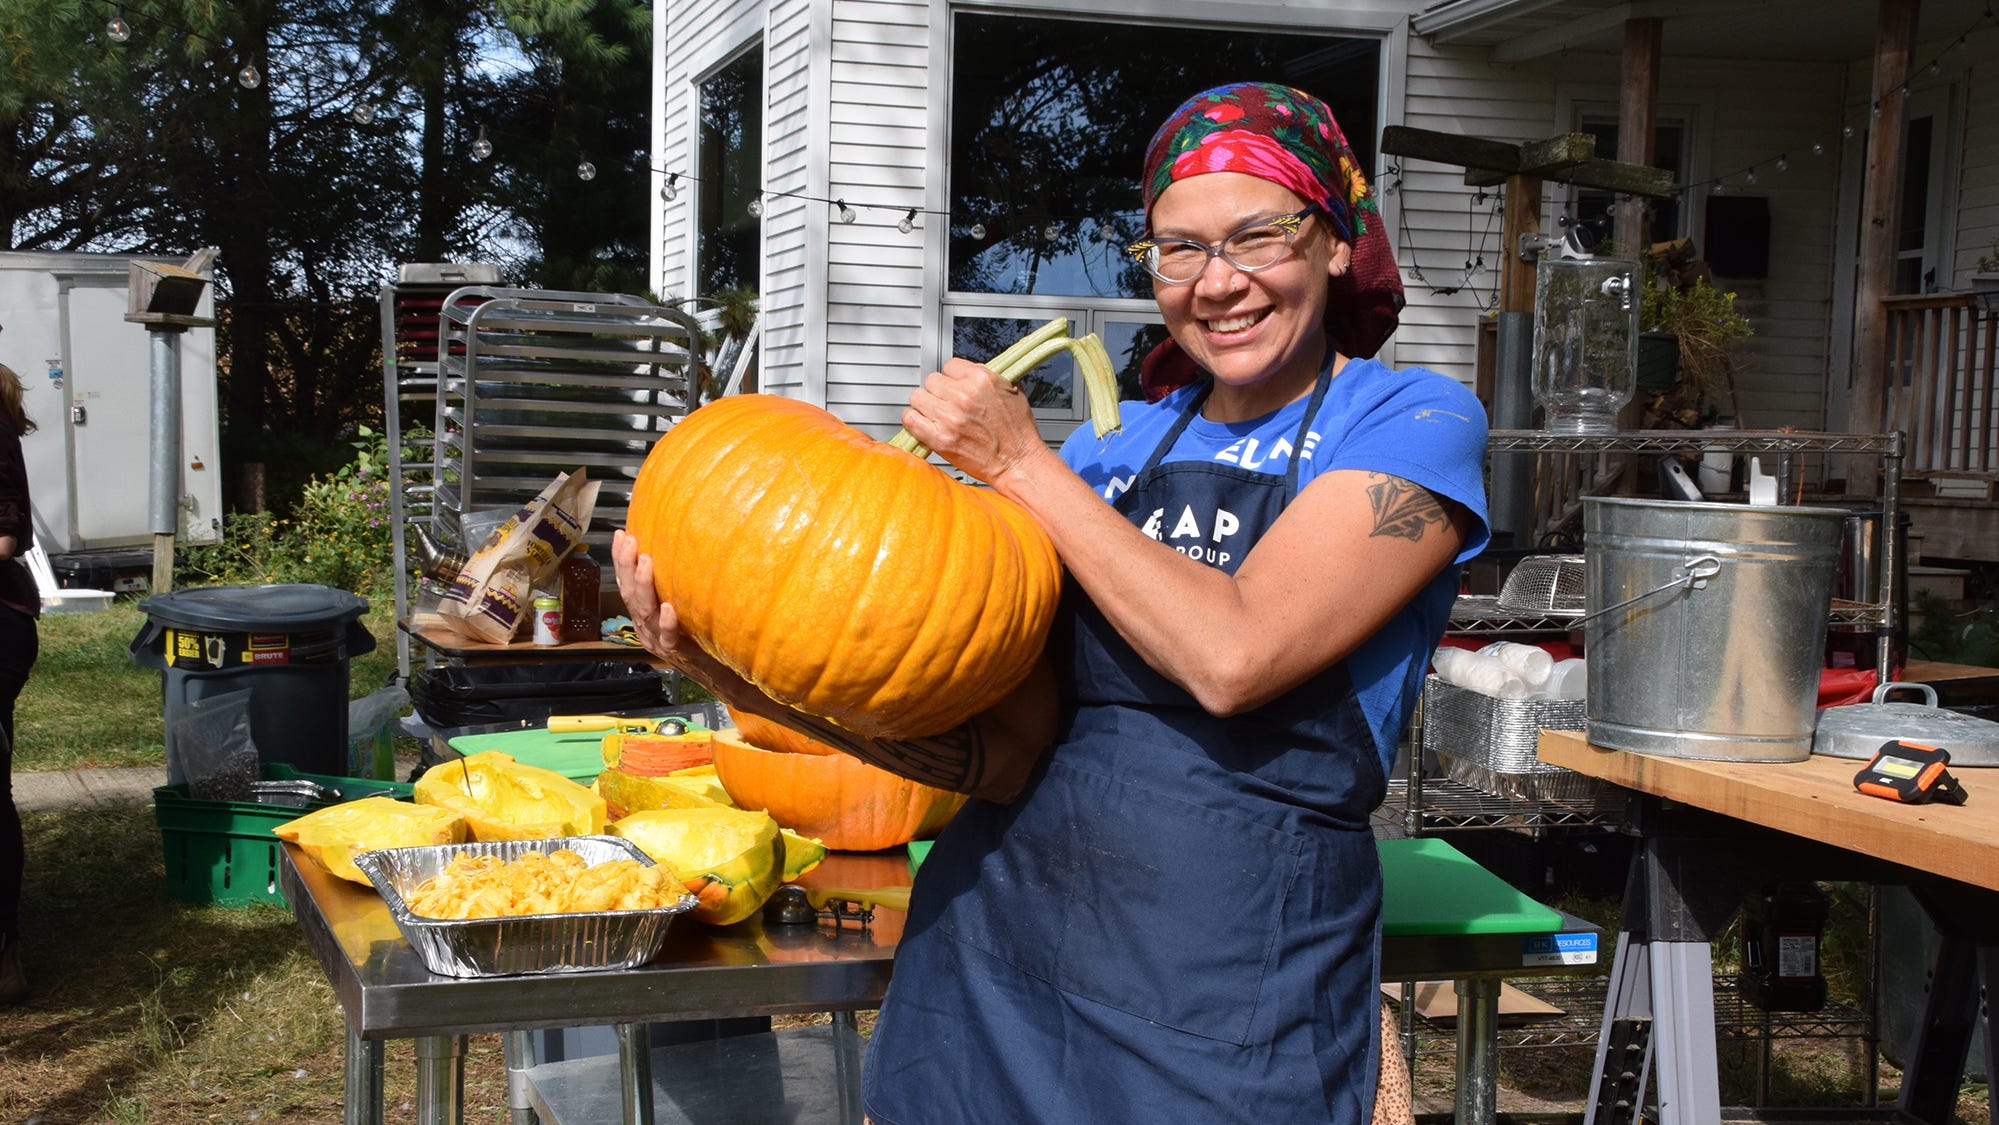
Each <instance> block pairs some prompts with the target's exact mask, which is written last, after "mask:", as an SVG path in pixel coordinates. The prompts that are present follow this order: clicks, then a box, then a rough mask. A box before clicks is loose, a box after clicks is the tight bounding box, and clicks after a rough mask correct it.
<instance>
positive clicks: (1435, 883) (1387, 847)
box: [1379, 838, 1562, 935]
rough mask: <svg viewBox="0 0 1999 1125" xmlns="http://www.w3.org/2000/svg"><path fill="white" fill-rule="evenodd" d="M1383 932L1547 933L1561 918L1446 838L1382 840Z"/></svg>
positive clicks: (1411, 933) (1557, 924)
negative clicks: (1471, 857)
mask: <svg viewBox="0 0 1999 1125" xmlns="http://www.w3.org/2000/svg"><path fill="white" fill-rule="evenodd" d="M1379 845H1380V849H1381V881H1382V902H1381V931H1382V933H1384V934H1399V935H1413V934H1515V933H1527V934H1545V933H1551V932H1553V931H1555V930H1558V929H1560V928H1561V925H1562V916H1561V915H1559V914H1557V913H1555V912H1554V911H1552V910H1550V909H1548V908H1547V907H1545V906H1543V905H1541V904H1540V903H1538V902H1535V901H1534V900H1533V899H1531V898H1528V897H1527V896H1526V895H1524V894H1521V893H1520V892H1519V891H1516V890H1514V889H1513V888H1512V887H1511V886H1510V885H1508V884H1507V882H1506V880H1504V879H1501V878H1500V877H1499V876H1497V875H1494V874H1493V873H1492V872H1490V871H1487V870H1486V869H1485V868H1483V867H1480V866H1479V865H1478V864H1477V863H1475V862H1473V861H1472V860H1471V859H1469V858H1467V857H1466V856H1465V854H1464V853H1463V852H1461V851H1459V850H1458V849H1456V848H1454V847H1452V846H1451V845H1449V844H1447V843H1445V842H1444V841H1442V840H1437V839H1431V838H1423V839H1416V840H1382V841H1379Z"/></svg>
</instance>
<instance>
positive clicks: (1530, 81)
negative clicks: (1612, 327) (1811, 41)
mask: <svg viewBox="0 0 1999 1125" xmlns="http://www.w3.org/2000/svg"><path fill="white" fill-rule="evenodd" d="M1618 70H1619V60H1618V58H1617V57H1616V56H1614V55H1608V54H1594V55H1589V54H1569V55H1563V56H1559V57H1554V58H1549V59H1544V60H1535V61H1533V62H1529V63H1523V64H1518V65H1513V66H1502V65H1494V64H1491V63H1488V62H1486V61H1484V52H1483V51H1482V50H1479V49H1455V48H1445V49H1438V48H1435V47H1432V46H1430V45H1428V44H1426V43H1424V42H1423V41H1422V40H1420V39H1418V40H1415V41H1413V42H1412V43H1411V44H1410V49H1409V74H1408V83H1407V89H1408V94H1407V100H1406V102H1405V113H1404V117H1403V120H1404V123H1405V124H1407V125H1410V126H1412V127H1416V128H1423V129H1433V130H1437V131H1440V132H1448V133H1459V134H1465V135H1471V136H1480V137H1487V138H1491V139H1495V140H1505V141H1523V140H1539V139H1543V138H1546V137H1549V136H1552V135H1554V134H1556V133H1560V132H1565V131H1567V130H1569V129H1571V128H1573V127H1574V124H1575V122H1574V120H1573V119H1572V117H1571V116H1570V107H1572V106H1573V105H1574V104H1575V103H1577V102H1579V101H1581V102H1590V103H1605V102H1607V103H1609V104H1610V105H1615V102H1616V91H1617V83H1618ZM1843 82H1844V77H1843V74H1842V68H1840V67H1836V66H1830V65H1824V66H1813V65H1802V64H1770V63H1756V64H1744V63H1741V62H1735V61H1728V60H1689V59H1679V58H1668V59H1666V60H1665V61H1664V63H1663V64H1662V67H1661V82H1660V85H1661V90H1660V102H1661V103H1662V104H1678V105H1690V106H1693V107H1695V108H1696V109H1699V110H1704V111H1705V112H1703V113H1700V114H1699V115H1698V116H1697V117H1696V119H1695V121H1694V123H1693V128H1694V130H1695V137H1694V145H1693V154H1692V155H1693V161H1694V163H1693V166H1692V168H1691V169H1690V172H1691V175H1692V177H1693V178H1695V179H1706V178H1708V177H1710V176H1714V175H1719V174H1727V173H1734V172H1738V171H1739V170H1740V169H1742V168H1745V167H1747V166H1749V165H1751V164H1758V163H1762V164H1764V166H1763V167H1762V168H1761V169H1760V170H1759V172H1758V179H1759V182H1758V183H1757V184H1756V185H1754V186H1753V187H1752V186H1749V185H1746V184H1745V183H1744V182H1743V180H1742V178H1741V177H1740V176H1733V177H1731V182H1730V184H1729V188H1728V190H1732V191H1735V192H1737V193H1738V194H1742V193H1747V194H1756V195H1762V196H1765V197H1767V198H1768V199H1769V200H1770V210H1771V245H1770V276H1769V277H1767V278H1764V279H1761V280H1757V281H1730V280H1728V279H1722V283H1723V284H1725V285H1726V286H1727V287H1728V288H1730V289H1732V290H1733V291H1735V292H1736V293H1737V294H1738V297H1737V300H1738V303H1739V307H1741V308H1742V310H1743V311H1744V312H1745V313H1746V314H1748V316H1749V317H1750V319H1751V321H1752V322H1753V323H1754V325H1755V328H1756V335H1755V338H1754V339H1753V340H1752V341H1751V343H1750V344H1749V346H1748V347H1747V348H1746V349H1745V355H1744V362H1743V371H1742V373H1741V376H1740V383H1739V385H1738V388H1737V389H1738V392H1739V395H1740V403H1739V405H1740V415H1741V419H1742V422H1743V424H1745V425H1748V426H1757V427H1761V426H1779V425H1796V426H1800V427H1806V428H1817V427H1819V426H1821V425H1823V423H1824V418H1825V406H1824V392H1825V386H1824V380H1825V370H1826V357H1827V345H1826V337H1827V332H1828V326H1829V323H1830V320H1831V315H1832V294H1831V288H1830V285H1829V282H1828V278H1829V277H1830V275H1831V269H1832V266H1831V262H1832V249H1833V233H1832V232H1833V223H1834V217H1835V215H1836V210H1837V209H1836V202H1837V177H1836V175H1835V174H1834V173H1835V170H1836V169H1837V167H1838V165H1837V159H1838V158H1837V153H1836V146H1837V144H1838V140H1839V129H1838V113H1839V99H1840V93H1841V89H1842V84H1843ZM1703 133H1705V134H1708V135H1705V136H1703V135H1702V134H1703ZM1813 139H1822V140H1823V141H1824V142H1825V143H1827V144H1828V146H1831V147H1829V149H1828V152H1827V154H1826V155H1825V156H1822V157H1819V158H1816V159H1814V158H1813V157H1811V156H1810V155H1809V151H1810V144H1811V141H1812V140H1813ZM1780 153H1784V154H1788V160H1789V166H1790V170H1789V171H1788V172H1784V173H1778V172H1776V171H1775V169H1774V167H1772V166H1771V165H1770V164H1769V163H1766V162H1769V161H1773V160H1774V158H1775V157H1776V156H1777V155H1779V154H1780ZM1600 155H1605V156H1610V157H1614V156H1615V155H1616V154H1615V153H1605V154H1600ZM1473 190H1474V189H1470V188H1467V187H1465V186H1464V183H1463V173H1462V171H1461V170H1459V169H1456V168H1447V167H1444V166H1442V165H1437V164H1431V163H1427V162H1423V161H1407V162H1404V165H1403V167H1402V175H1401V186H1400V198H1401V206H1402V226H1403V230H1402V231H1400V232H1398V239H1397V250H1398V253H1399V254H1400V256H1401V262H1402V267H1403V274H1404V277H1405V280H1406V281H1408V283H1409V309H1408V311H1406V312H1405V313H1404V315H1403V318H1402V328H1401V330H1400V332H1398V333H1397V338H1398V340H1399V341H1400V342H1399V345H1398V350H1397V353H1396V354H1397V359H1398V361H1399V362H1401V363H1405V364H1417V365H1421V366H1425V367H1432V368H1435V369H1437V370H1439V371H1443V372H1445V373H1446V374H1450V375H1454V376H1456V377H1458V378H1459V379H1462V380H1465V381H1469V380H1470V379H1471V378H1472V372H1473V363H1474V360H1475V356H1474V343H1473V341H1474V334H1473V332H1472V330H1471V326H1472V325H1473V324H1474V323H1475V321H1476V318H1477V317H1478V315H1479V314H1480V312H1481V311H1482V310H1483V309H1485V308H1486V307H1487V306H1488V305H1489V303H1490V302H1491V300H1492V297H1493V293H1494V287H1495V285H1496V284H1497V280H1498V276H1497V275H1498V267H1499V262H1500V260H1501V259H1500V255H1501V254H1503V253H1504V252H1505V251H1504V248H1502V247H1500V246H1499V245H1498V241H1499V239H1498V230H1499V223H1498V222H1497V218H1496V216H1495V218H1494V221H1493V222H1492V223H1491V224H1490V229H1491V232H1492V233H1491V234H1490V236H1485V235H1484V232H1485V231H1486V229H1487V224H1486V222H1485V221H1484V219H1485V216H1486V214H1487V212H1488V211H1489V210H1490V209H1491V208H1492V207H1493V206H1495V205H1496V200H1495V199H1494V198H1492V197H1488V199H1487V201H1486V202H1485V204H1483V205H1482V206H1481V205H1478V204H1476V203H1475V197H1474V194H1473ZM1567 200H1568V190H1567V189H1566V188H1564V187H1562V186H1561V185H1555V184H1549V185H1545V187H1544V190H1543V203H1542V208H1541V212H1542V215H1541V222H1542V227H1543V229H1544V230H1551V231H1552V230H1554V229H1556V225H1555V224H1556V222H1557V219H1558V217H1559V216H1560V215H1561V213H1562V212H1563V210H1564V208H1565V207H1566V205H1567ZM1468 209H1469V210H1470V212H1471V214H1472V215H1473V216H1475V217H1476V220H1477V221H1476V222H1475V223H1474V224H1473V229H1472V230H1471V231H1470V232H1469V233H1468V231H1467V212H1468ZM1703 215H1704V211H1703V209H1702V206H1701V204H1700V202H1699V201H1696V203H1695V206H1694V208H1693V215H1692V226H1691V229H1692V232H1693V234H1694V238H1695V242H1696V245H1698V244H1699V242H1700V236H1701V223H1702V218H1703ZM1476 257H1482V258H1483V259H1484V262H1485V265H1486V268H1487V272H1486V273H1485V274H1483V275H1475V276H1474V277H1472V278H1471V279H1470V281H1469V283H1468V284H1467V283H1466V281H1465V278H1464V270H1463V265H1464V262H1465V261H1466V260H1467V259H1468V258H1476ZM1412 267H1413V268H1415V269H1420V270H1421V271H1422V272H1423V273H1424V275H1425V276H1426V277H1427V278H1428V286H1426V285H1425V284H1424V283H1423V282H1420V281H1417V280H1415V279H1414V278H1413V277H1411V276H1410V275H1411V270H1412ZM1461 284H1464V285H1466V288H1464V289H1463V290H1462V291H1460V292H1458V293H1455V294H1449V295H1438V294H1433V293H1431V292H1430V291H1429V288H1430V287H1432V286H1434V287H1438V288H1444V287H1450V286H1458V285H1461Z"/></svg>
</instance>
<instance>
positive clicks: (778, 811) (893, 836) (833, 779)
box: [715, 732, 965, 852]
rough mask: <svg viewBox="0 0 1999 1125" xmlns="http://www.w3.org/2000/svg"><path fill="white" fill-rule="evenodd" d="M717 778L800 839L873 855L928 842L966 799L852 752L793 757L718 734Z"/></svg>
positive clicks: (733, 795)
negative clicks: (809, 838) (814, 837)
mask: <svg viewBox="0 0 1999 1125" xmlns="http://www.w3.org/2000/svg"><path fill="white" fill-rule="evenodd" d="M715 774H716V776H717V777H719V778H721V780H722V788H724V789H726V790H728V791H729V799H730V800H732V801H734V802H735V803H736V804H737V806H738V807H740V808H745V809H763V810H765V811H766V812H768V813H770V815H771V818H772V819H774V820H776V821H777V822H778V823H779V824H781V825H783V826H784V827H786V828H789V829H791V830H792V831H793V832H796V833H798V834H799V835H801V836H816V837H818V838H819V841H820V842H821V843H823V844H825V845H826V846H827V847H829V848H833V849H836V850H839V851H855V852H871V851H875V850H877V849H879V848H894V847H900V846H902V845H903V844H907V843H909V842H910V841H911V840H925V839H929V838H930V837H932V836H935V835H936V834H937V830H938V829H940V828H942V827H944V825H945V823H946V822H947V821H949V820H950V819H951V817H952V816H953V815H955V814H956V813H957V811H958V809H959V808H961V807H962V806H963V805H964V803H965V795H964V794H962V793H952V792H949V791H947V790H943V789H934V788H932V787H930V786H928V785H923V784H919V783H918V782H914V781H911V780H909V779H908V778H904V777H897V776H896V775H895V774H892V773H890V772H888V771H887V770H883V769H877V768H875V767H874V766H871V765H869V764H867V763H866V762H863V761H861V760H860V759H859V758H854V757H849V756H848V755H846V754H840V753H832V754H786V753H782V752H779V751H775V750H765V749H762V748H761V747H756V746H752V745H750V744H749V743H748V742H745V741H743V740H742V739H741V738H740V737H738V736H736V735H732V734H729V733H727V732H724V733H721V734H717V735H716V736H715Z"/></svg>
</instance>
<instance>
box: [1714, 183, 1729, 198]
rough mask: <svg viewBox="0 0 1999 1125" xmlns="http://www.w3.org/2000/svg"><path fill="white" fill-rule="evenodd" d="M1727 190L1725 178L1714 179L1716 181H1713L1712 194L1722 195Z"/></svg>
mask: <svg viewBox="0 0 1999 1125" xmlns="http://www.w3.org/2000/svg"><path fill="white" fill-rule="evenodd" d="M1727 191H1728V181H1727V180H1716V181H1715V182H1714V194H1715V195H1723V194H1725V193H1727Z"/></svg>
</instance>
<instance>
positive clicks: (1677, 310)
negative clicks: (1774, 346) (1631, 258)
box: [1638, 243, 1754, 430]
mask: <svg viewBox="0 0 1999 1125" xmlns="http://www.w3.org/2000/svg"><path fill="white" fill-rule="evenodd" d="M1672 245H1673V246H1679V245H1681V244H1678V243H1675V244H1672ZM1638 326H1639V330H1640V331H1641V332H1642V333H1645V334H1648V335H1651V336H1652V337H1653V339H1655V340H1660V341H1665V340H1670V341H1671V343H1672V349H1671V374H1670V376H1668V377H1666V378H1664V379H1658V377H1657V376H1656V375H1655V376H1654V379H1655V380H1656V381H1655V383H1654V384H1653V387H1655V388H1656V389H1653V390H1652V394H1651V398H1650V399H1648V400H1647V401H1646V405H1645V419H1644V425H1645V427H1646V428H1647V429H1690V430H1691V429H1703V428H1706V427H1707V426H1710V425H1713V424H1714V422H1715V420H1716V419H1717V418H1718V417H1720V416H1721V415H1723V414H1734V413H1736V410H1735V363H1736V355H1737V352H1738V350H1739V348H1740V346H1741V343H1742V341H1744V340H1746V339H1748V338H1749V336H1750V334H1751V333H1752V332H1753V331H1754V329H1753V328H1751V327H1750V324H1749V318H1748V317H1746V316H1744V315H1743V314H1742V312H1741V311H1740V310H1738V309H1737V308H1736V307H1735V294H1734V293H1731V292H1729V291H1727V290H1724V289H1717V288H1715V286H1714V283H1713V282H1712V281H1711V280H1710V279H1709V277H1708V275H1707V270H1706V269H1705V268H1704V267H1703V266H1702V264H1701V263H1700V262H1698V261H1687V260H1684V256H1683V258H1682V260H1680V261H1675V260H1674V259H1673V257H1672V256H1671V255H1670V254H1653V255H1648V259H1647V261H1646V264H1645V278H1644V281H1643V283H1642V285H1641V286H1640V289H1639V305H1638ZM1644 338H1645V337H1643V336H1641V337H1640V352H1639V366H1640V372H1641V374H1640V378H1641V380H1643V379H1644V378H1645V375H1644V368H1645V363H1646V355H1645V350H1644V349H1645V347H1646V345H1645V343H1644Z"/></svg>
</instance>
